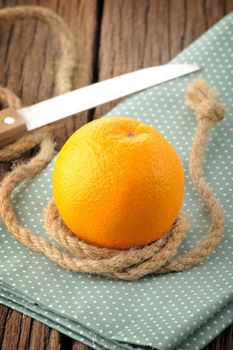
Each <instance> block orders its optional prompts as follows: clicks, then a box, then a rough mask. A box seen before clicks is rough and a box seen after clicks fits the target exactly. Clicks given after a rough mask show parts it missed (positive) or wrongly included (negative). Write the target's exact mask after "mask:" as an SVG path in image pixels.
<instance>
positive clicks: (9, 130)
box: [0, 108, 27, 147]
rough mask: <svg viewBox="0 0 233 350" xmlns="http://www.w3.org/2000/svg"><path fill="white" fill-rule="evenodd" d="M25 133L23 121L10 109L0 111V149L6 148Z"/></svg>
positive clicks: (25, 128) (25, 127)
mask: <svg viewBox="0 0 233 350" xmlns="http://www.w3.org/2000/svg"><path fill="white" fill-rule="evenodd" d="M25 131H27V126H26V123H25V120H24V119H23V118H22V117H21V116H20V115H19V114H18V113H17V111H16V110H14V109H12V108H6V109H3V110H2V111H0V147H3V146H6V145H8V144H9V143H11V142H12V141H14V140H16V139H17V138H18V137H20V136H22V135H23V134H24V133H25Z"/></svg>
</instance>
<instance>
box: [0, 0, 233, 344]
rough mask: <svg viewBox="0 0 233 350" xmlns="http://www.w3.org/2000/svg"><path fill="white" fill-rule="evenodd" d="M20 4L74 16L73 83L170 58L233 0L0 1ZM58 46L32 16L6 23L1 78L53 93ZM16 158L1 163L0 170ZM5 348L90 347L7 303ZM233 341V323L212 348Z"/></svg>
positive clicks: (0, 39) (61, 133)
mask: <svg viewBox="0 0 233 350" xmlns="http://www.w3.org/2000/svg"><path fill="white" fill-rule="evenodd" d="M15 4H21V5H22V4H24V5H25V4H37V5H43V6H46V7H48V8H51V9H52V10H54V11H55V12H57V13H58V14H60V15H61V16H62V17H63V18H64V19H65V20H66V21H67V23H68V24H69V26H70V28H71V29H72V31H73V32H74V34H75V37H76V47H77V68H76V70H75V72H74V78H73V86H74V87H81V86H85V85H87V84H90V83H91V82H95V81H98V80H103V79H106V78H110V77H112V76H115V75H118V74H121V73H126V72H129V71H131V70H133V69H139V68H142V67H146V66H150V65H157V64H163V63H166V62H168V61H169V60H170V59H171V58H173V57H174V56H175V55H176V54H178V53H179V52H180V51H181V50H182V49H184V48H185V47H187V46H188V45H189V44H190V43H191V42H192V41H193V40H195V39H196V38H197V37H198V36H199V35H201V34H202V33H203V32H205V31H206V30H207V29H208V28H209V27H210V26H212V25H213V24H214V23H216V22H217V21H218V20H219V19H221V18H222V17H223V16H224V15H225V14H226V13H228V12H230V11H232V10H233V0H196V1H189V0H127V1H125V0H25V1H23V0H5V1H4V0H0V8H2V7H6V6H13V5H15ZM58 54H59V52H58V50H57V49H56V47H55V46H54V45H52V37H51V34H50V33H49V31H48V28H47V27H46V25H44V24H41V23H39V22H38V21H35V22H32V21H29V20H24V21H20V22H18V23H14V24H12V23H0V65H1V70H0V84H2V85H4V86H8V87H9V88H10V89H12V90H13V91H14V92H15V93H17V94H18V95H19V96H20V97H21V98H22V102H23V104H25V105H27V104H32V103H35V102H37V101H40V100H43V99H45V98H49V97H50V96H52V95H53V91H54V74H55V72H56V69H57V55H58ZM117 102H118V101H115V102H113V103H109V104H106V105H104V106H101V107H98V108H96V109H95V110H93V111H88V112H86V113H82V114H81V115H78V116H76V117H73V118H69V120H66V122H65V123H64V124H63V127H62V128H60V129H59V130H57V142H58V144H59V145H60V146H61V145H62V144H63V143H64V141H65V139H66V138H67V137H68V136H69V135H70V134H71V133H72V132H73V131H74V130H76V129H77V128H78V127H79V126H80V125H82V124H83V123H86V122H87V121H89V120H91V119H92V118H98V117H100V116H101V115H103V114H104V113H106V112H107V111H108V110H109V108H111V107H112V106H113V105H115V104H116V103H117ZM10 165H11V164H10V163H6V164H0V177H1V174H3V173H4V172H5V171H6V170H7V169H9V167H10ZM0 349H1V350H11V349H12V350H16V349H17V350H18V349H20V350H21V349H22V350H34V349H36V350H37V349H38V350H51V349H52V350H53V349H54V350H55V349H56V350H57V349H61V350H63V349H65V350H69V349H73V350H85V349H86V350H87V349H88V347H86V346H84V345H83V344H81V343H79V342H77V341H74V340H72V339H70V338H69V337H66V336H65V335H62V334H60V333H59V332H57V331H55V330H52V329H51V328H49V327H47V326H45V325H43V324H41V323H40V322H38V321H35V320H32V319H31V318H30V317H27V316H24V315H21V314H19V313H17V312H16V311H14V310H11V309H9V308H6V307H5V306H1V305H0ZM232 349H233V326H231V327H228V329H226V330H225V331H224V332H223V333H222V334H221V335H219V336H218V337H217V338H216V339H215V340H214V341H212V342H211V344H209V346H208V347H206V348H205V350H232ZM191 350H192V349H191Z"/></svg>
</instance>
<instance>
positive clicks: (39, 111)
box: [0, 64, 201, 147]
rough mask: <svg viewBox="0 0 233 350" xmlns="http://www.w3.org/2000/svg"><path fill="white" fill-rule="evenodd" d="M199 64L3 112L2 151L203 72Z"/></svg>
mask: <svg viewBox="0 0 233 350" xmlns="http://www.w3.org/2000/svg"><path fill="white" fill-rule="evenodd" d="M200 69H201V67H200V66H199V65H197V64H166V65H161V66H156V67H149V68H144V69H140V70H137V71H134V72H131V73H127V74H123V75H119V76H117V77H114V78H111V79H107V80H104V81H101V82H98V83H94V84H92V85H89V86H86V87H83V88H80V89H76V90H73V91H70V92H67V93H65V94H63V95H60V96H56V97H53V98H50V99H48V100H45V101H42V102H39V103H36V104H34V105H32V106H29V107H24V108H20V109H18V110H17V111H16V110H14V109H11V108H7V109H4V110H2V111H1V112H0V147H1V146H4V145H7V144H8V143H10V142H12V141H13V140H15V139H17V138H18V137H20V136H22V135H23V134H24V133H25V132H27V131H31V130H35V129H37V128H40V127H42V126H44V125H47V124H50V123H53V122H55V121H58V120H60V119H63V118H66V117H68V116H71V115H73V114H76V113H79V112H83V111H86V110H88V109H91V108H94V107H96V106H99V105H101V104H104V103H106V102H109V101H112V100H115V99H118V98H120V97H124V96H127V95H130V94H133V93H135V92H138V91H141V90H144V89H146V88H149V87H151V86H154V85H158V84H161V83H163V82H166V81H169V80H172V79H175V78H178V77H181V76H183V75H186V74H190V73H193V72H196V71H198V70H200Z"/></svg>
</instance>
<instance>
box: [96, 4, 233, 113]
mask: <svg viewBox="0 0 233 350" xmlns="http://www.w3.org/2000/svg"><path fill="white" fill-rule="evenodd" d="M232 7H233V2H232V1H230V0H225V1H221V2H220V1H218V0H213V1H212V0H207V1H204V0H196V1H187V0H166V1H164V0H156V1H154V0H137V1H134V0H128V1H124V0H115V1H112V0H105V2H104V9H103V19H102V26H101V39H100V51H99V62H98V65H99V76H98V77H99V80H103V79H107V78H110V77H112V76H116V75H118V74H123V73H126V72H129V71H131V70H134V69H140V68H143V67H147V66H151V65H159V64H165V63H167V62H168V61H169V60H170V59H172V58H173V57H175V56H176V55H177V54H178V53H179V52H180V51H182V50H183V49H184V48H185V47H187V46H188V45H189V44H191V43H192V42H193V41H194V40H195V39H196V38H198V37H199V36H200V35H201V34H202V33H204V32H205V31H206V30H207V29H208V28H209V27H211V26H212V25H213V24H214V23H216V22H217V21H218V20H220V19H221V18H222V17H223V15H224V14H225V13H227V12H229V11H231V10H232ZM118 102H119V101H114V102H111V103H108V104H105V105H104V106H100V107H98V108H96V111H95V118H98V117H100V116H101V115H103V114H104V113H106V112H107V111H108V110H109V109H110V108H111V107H113V106H114V105H116V104H117V103H118Z"/></svg>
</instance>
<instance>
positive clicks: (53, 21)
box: [0, 5, 75, 161]
mask: <svg viewBox="0 0 233 350" xmlns="http://www.w3.org/2000/svg"><path fill="white" fill-rule="evenodd" d="M25 18H31V19H37V20H40V21H42V22H44V23H45V24H47V25H48V26H49V28H50V29H51V30H52V33H53V39H54V45H59V49H60V50H59V51H60V57H58V60H59V64H58V67H59V68H58V72H57V74H56V76H55V95H60V94H63V93H65V92H67V91H69V90H70V89H71V87H72V86H71V77H72V73H73V69H74V67H75V40H74V37H73V35H72V33H71V32H70V30H69V28H68V26H67V25H66V23H65V22H64V21H63V20H62V18H61V17H60V16H58V15H57V14H55V13H54V12H52V11H50V10H49V9H46V8H44V7H41V6H30V5H28V6H15V7H8V8H4V9H0V21H14V20H20V19H25ZM0 99H1V101H2V102H4V104H5V105H7V106H9V107H12V108H15V109H18V108H20V107H21V101H20V99H19V98H18V97H17V96H16V95H14V94H13V93H12V92H11V91H10V90H9V89H7V88H5V87H2V86H0ZM58 124H59V123H56V125H58ZM54 128H55V125H54V124H53V125H48V126H45V127H43V128H40V129H39V130H36V131H34V132H30V133H28V134H27V135H24V136H23V137H21V138H20V139H18V140H17V141H16V142H14V143H11V144H10V145H7V146H6V147H4V148H3V149H0V161H6V160H12V159H16V158H18V157H19V156H20V155H21V154H22V153H23V152H26V151H28V150H29V149H32V148H33V147H35V146H36V145H38V144H40V142H41V141H42V140H43V138H45V137H47V135H48V133H49V132H50V131H52V130H53V129H54Z"/></svg>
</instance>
